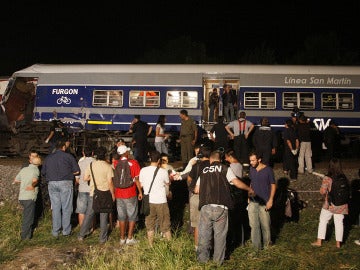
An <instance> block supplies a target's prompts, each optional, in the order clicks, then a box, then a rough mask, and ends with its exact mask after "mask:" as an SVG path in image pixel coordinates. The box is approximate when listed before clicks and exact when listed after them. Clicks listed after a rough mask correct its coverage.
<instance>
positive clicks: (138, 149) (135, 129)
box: [129, 115, 152, 167]
mask: <svg viewBox="0 0 360 270" xmlns="http://www.w3.org/2000/svg"><path fill="white" fill-rule="evenodd" d="M151 131H152V126H149V125H148V123H146V122H144V121H142V120H140V115H135V116H134V120H133V121H132V123H131V125H130V130H129V133H130V134H133V145H134V156H135V159H136V160H137V161H138V162H139V164H140V166H141V167H144V165H145V162H146V161H147V160H148V150H149V144H148V141H147V137H148V136H149V135H150V134H151Z"/></svg>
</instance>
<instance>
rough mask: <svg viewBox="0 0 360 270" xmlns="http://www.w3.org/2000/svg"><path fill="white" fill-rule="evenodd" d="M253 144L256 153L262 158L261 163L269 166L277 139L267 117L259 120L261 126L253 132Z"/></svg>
mask: <svg viewBox="0 0 360 270" xmlns="http://www.w3.org/2000/svg"><path fill="white" fill-rule="evenodd" d="M253 143H254V147H255V149H256V152H257V153H259V154H260V155H261V156H262V162H263V163H264V164H266V165H268V166H270V158H271V155H275V151H276V147H277V139H276V135H275V133H274V132H273V131H272V129H271V127H270V123H269V119H268V118H267V117H263V118H262V119H261V126H260V127H259V128H258V129H256V130H255V132H254V135H253Z"/></svg>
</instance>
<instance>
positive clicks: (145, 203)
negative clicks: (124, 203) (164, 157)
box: [140, 167, 159, 216]
mask: <svg viewBox="0 0 360 270" xmlns="http://www.w3.org/2000/svg"><path fill="white" fill-rule="evenodd" d="M158 170H159V167H157V168H156V170H155V172H154V177H153V180H152V182H151V185H150V188H149V191H148V193H147V194H144V196H143V199H142V201H141V208H140V214H142V215H144V216H148V215H149V214H150V201H149V196H150V191H151V188H152V185H153V183H154V180H155V177H156V174H157V172H158Z"/></svg>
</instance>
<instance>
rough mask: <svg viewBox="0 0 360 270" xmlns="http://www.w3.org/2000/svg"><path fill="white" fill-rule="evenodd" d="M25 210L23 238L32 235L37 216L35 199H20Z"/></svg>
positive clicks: (28, 237) (22, 225)
mask: <svg viewBox="0 0 360 270" xmlns="http://www.w3.org/2000/svg"><path fill="white" fill-rule="evenodd" d="M19 202H20V204H21V205H22V207H23V208H24V210H23V218H22V224H21V240H24V239H30V238H31V237H32V229H33V228H32V226H33V224H34V218H35V201H33V200H20V201H19Z"/></svg>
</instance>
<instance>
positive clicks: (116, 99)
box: [93, 90, 123, 107]
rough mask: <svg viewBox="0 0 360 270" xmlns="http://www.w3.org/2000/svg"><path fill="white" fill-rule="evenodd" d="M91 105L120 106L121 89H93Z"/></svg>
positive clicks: (121, 99)
mask: <svg viewBox="0 0 360 270" xmlns="http://www.w3.org/2000/svg"><path fill="white" fill-rule="evenodd" d="M93 106H108V107H122V106H123V90H95V91H94V92H93Z"/></svg>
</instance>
